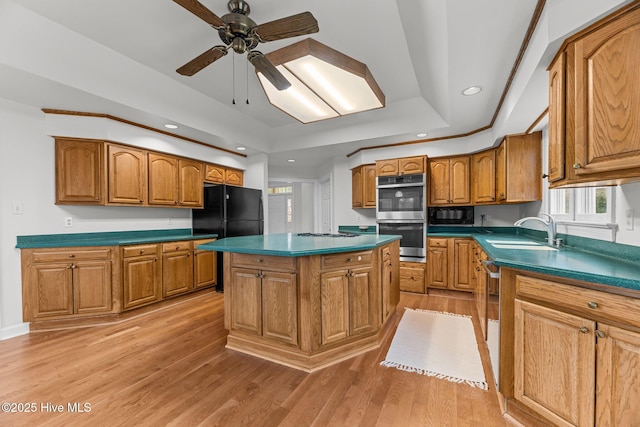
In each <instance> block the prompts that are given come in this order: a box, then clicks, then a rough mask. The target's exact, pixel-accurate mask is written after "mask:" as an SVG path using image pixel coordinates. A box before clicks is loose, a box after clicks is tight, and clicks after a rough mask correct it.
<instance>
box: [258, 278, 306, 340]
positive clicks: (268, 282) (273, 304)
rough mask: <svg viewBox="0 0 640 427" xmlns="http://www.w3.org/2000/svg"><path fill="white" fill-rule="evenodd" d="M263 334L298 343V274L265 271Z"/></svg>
mask: <svg viewBox="0 0 640 427" xmlns="http://www.w3.org/2000/svg"><path fill="white" fill-rule="evenodd" d="M261 276H262V336H263V337H264V338H269V339H273V340H276V341H280V342H285V343H287V344H293V345H296V344H297V343H298V310H297V292H296V275H295V274H294V273H279V272H273V271H263V272H262V274H261Z"/></svg>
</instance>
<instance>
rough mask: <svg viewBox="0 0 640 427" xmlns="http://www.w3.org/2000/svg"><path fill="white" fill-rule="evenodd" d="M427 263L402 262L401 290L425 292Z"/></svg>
mask: <svg viewBox="0 0 640 427" xmlns="http://www.w3.org/2000/svg"><path fill="white" fill-rule="evenodd" d="M425 266H426V264H425V263H421V262H406V261H401V262H400V290H401V291H403V292H415V293H418V294H424V293H425V278H424V270H425Z"/></svg>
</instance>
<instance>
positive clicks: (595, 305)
mask: <svg viewBox="0 0 640 427" xmlns="http://www.w3.org/2000/svg"><path fill="white" fill-rule="evenodd" d="M587 307H589V308H593V309H596V308H598V303H597V302H595V301H589V302H588V303H587Z"/></svg>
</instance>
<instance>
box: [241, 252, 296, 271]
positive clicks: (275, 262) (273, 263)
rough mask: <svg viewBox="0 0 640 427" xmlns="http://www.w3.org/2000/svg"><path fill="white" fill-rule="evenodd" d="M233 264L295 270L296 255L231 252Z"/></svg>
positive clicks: (267, 268)
mask: <svg viewBox="0 0 640 427" xmlns="http://www.w3.org/2000/svg"><path fill="white" fill-rule="evenodd" d="M231 264H232V265H233V266H234V267H235V266H243V267H249V268H258V269H261V270H262V269H266V270H295V269H296V258H295V257H280V256H270V255H256V254H237V253H234V254H231Z"/></svg>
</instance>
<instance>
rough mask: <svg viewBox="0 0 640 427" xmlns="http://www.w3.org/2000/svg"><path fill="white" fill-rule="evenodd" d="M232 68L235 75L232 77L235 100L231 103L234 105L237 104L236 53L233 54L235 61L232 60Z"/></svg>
mask: <svg viewBox="0 0 640 427" xmlns="http://www.w3.org/2000/svg"><path fill="white" fill-rule="evenodd" d="M232 64H233V65H232V69H231V71H232V72H233V76H232V77H231V80H232V83H233V89H232V92H233V95H232V96H233V101H231V103H232V104H233V105H236V54H235V53H234V54H233V62H232Z"/></svg>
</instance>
